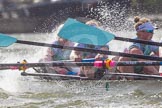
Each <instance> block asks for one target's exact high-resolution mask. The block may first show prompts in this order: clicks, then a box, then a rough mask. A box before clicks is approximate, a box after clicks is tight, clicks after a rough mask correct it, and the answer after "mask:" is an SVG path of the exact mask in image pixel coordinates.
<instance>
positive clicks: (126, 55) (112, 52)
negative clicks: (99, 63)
mask: <svg viewBox="0 0 162 108" xmlns="http://www.w3.org/2000/svg"><path fill="white" fill-rule="evenodd" d="M16 43H21V44H28V45H35V46H43V47H52V48H61V49H67V50H76V51H84V52H92V53H100V54H105V55H115V56H123V57H131V58H139V59H146V60H156V61H162V58H161V57H153V56H144V55H137V54H128V53H121V52H114V51H104V50H96V49H90V48H80V47H70V46H62V45H55V44H46V43H40V42H31V41H22V40H17V42H16Z"/></svg>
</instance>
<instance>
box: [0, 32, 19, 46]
mask: <svg viewBox="0 0 162 108" xmlns="http://www.w3.org/2000/svg"><path fill="white" fill-rule="evenodd" d="M16 41H17V39H16V38H14V37H10V36H8V35H5V34H1V33H0V47H8V46H10V45H12V44H13V43H15V42H16Z"/></svg>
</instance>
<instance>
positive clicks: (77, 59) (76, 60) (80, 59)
mask: <svg viewBox="0 0 162 108" xmlns="http://www.w3.org/2000/svg"><path fill="white" fill-rule="evenodd" d="M74 61H75V62H81V61H82V58H75V60H74Z"/></svg>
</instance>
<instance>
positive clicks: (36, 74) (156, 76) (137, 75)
mask: <svg viewBox="0 0 162 108" xmlns="http://www.w3.org/2000/svg"><path fill="white" fill-rule="evenodd" d="M21 75H22V76H39V77H61V78H68V79H78V80H95V78H94V79H91V78H88V77H81V76H76V75H62V74H52V73H28V72H22V73H21ZM112 75H113V76H123V77H125V78H130V77H131V78H144V79H149V78H151V79H160V80H162V76H159V75H146V74H136V73H108V74H106V75H104V76H103V78H101V79H100V80H105V79H106V78H107V77H108V80H109V79H110V76H112Z"/></svg>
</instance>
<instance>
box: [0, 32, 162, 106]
mask: <svg viewBox="0 0 162 108" xmlns="http://www.w3.org/2000/svg"><path fill="white" fill-rule="evenodd" d="M116 34H117V35H118V36H123V37H131V36H135V35H134V34H135V32H125V31H122V32H118V33H116ZM161 34H162V33H161V30H158V31H156V32H155V34H154V35H155V39H154V40H156V41H159V39H160V36H161ZM12 36H14V37H16V38H17V39H19V40H29V41H38V42H46V43H50V42H51V40H53V38H54V34H12ZM119 44H120V46H119ZM127 44H128V43H124V42H120V41H112V42H110V50H112V51H122V50H123V48H124V46H125V45H127ZM122 45H123V46H122ZM45 50H46V48H43V47H38V46H30V45H23V44H16V43H15V44H13V45H12V46H10V47H7V48H0V61H1V63H16V62H17V61H22V60H23V59H26V60H27V61H28V62H37V61H38V60H39V59H40V58H41V57H43V55H44V53H45ZM27 71H29V72H32V71H33V70H32V69H29V70H27ZM127 107H129V108H130V107H131V108H143V107H144V108H160V107H162V82H161V81H74V80H73V81H50V82H48V81H42V80H39V79H36V78H33V77H24V76H21V75H20V72H19V71H18V70H1V71H0V108H127Z"/></svg>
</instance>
